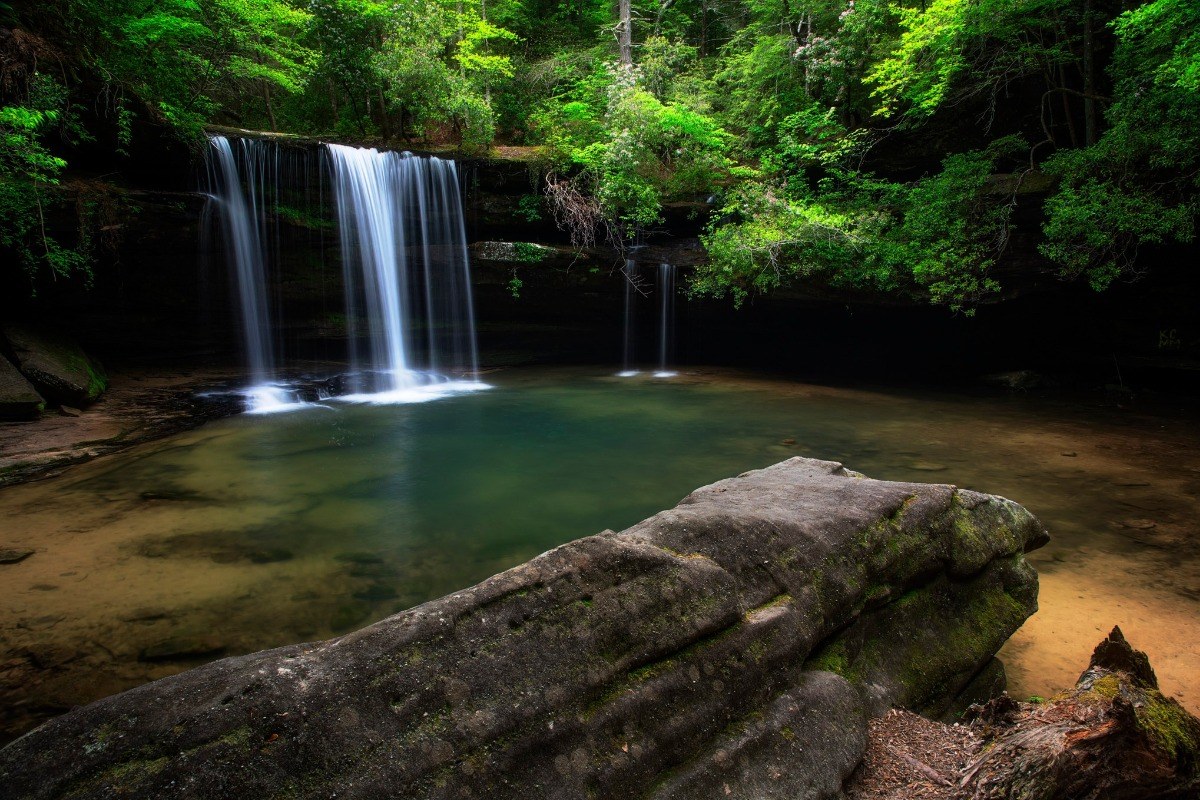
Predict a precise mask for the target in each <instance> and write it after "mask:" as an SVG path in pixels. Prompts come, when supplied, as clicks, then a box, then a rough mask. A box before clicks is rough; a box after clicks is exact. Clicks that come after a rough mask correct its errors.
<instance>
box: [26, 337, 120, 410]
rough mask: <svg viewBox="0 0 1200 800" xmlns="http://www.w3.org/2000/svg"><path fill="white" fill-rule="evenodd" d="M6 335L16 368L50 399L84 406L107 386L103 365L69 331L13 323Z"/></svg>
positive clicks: (65, 403) (60, 402) (97, 396)
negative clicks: (69, 334) (89, 354)
mask: <svg viewBox="0 0 1200 800" xmlns="http://www.w3.org/2000/svg"><path fill="white" fill-rule="evenodd" d="M4 338H5V339H6V340H7V341H8V346H9V348H10V351H11V353H12V356H13V359H14V362H15V363H16V365H17V368H18V369H19V370H20V371H21V373H22V374H23V375H24V376H25V377H26V378H28V379H29V382H30V383H32V384H33V385H34V386H35V387H37V390H38V391H39V392H40V393H41V395H42V396H43V397H45V398H46V399H47V400H50V401H51V402H54V403H59V404H64V405H70V406H85V405H87V404H89V403H93V402H95V401H96V400H97V399H99V397H100V395H101V394H103V393H104V390H105V389H107V388H108V377H107V376H106V375H105V373H104V369H103V368H102V367H101V366H100V365H99V364H98V363H97V362H96V361H94V360H92V359H91V358H89V357H88V355H87V353H85V352H83V348H81V347H80V346H79V343H78V342H76V341H75V340H74V339H72V338H71V337H69V336H67V335H66V334H63V333H59V332H57V331H50V330H42V329H39V328H34V327H31V326H27V325H19V324H15V323H10V324H8V325H5V326H4Z"/></svg>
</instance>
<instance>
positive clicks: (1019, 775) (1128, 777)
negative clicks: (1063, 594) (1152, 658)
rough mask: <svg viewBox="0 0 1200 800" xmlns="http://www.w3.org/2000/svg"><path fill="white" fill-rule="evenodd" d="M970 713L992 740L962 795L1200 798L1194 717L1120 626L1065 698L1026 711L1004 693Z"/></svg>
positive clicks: (1199, 737) (1198, 724) (1043, 799)
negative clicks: (1161, 686)
mask: <svg viewBox="0 0 1200 800" xmlns="http://www.w3.org/2000/svg"><path fill="white" fill-rule="evenodd" d="M972 713H974V715H975V717H976V720H977V721H976V722H975V725H976V726H978V727H981V728H982V729H983V730H984V731H985V735H986V736H987V737H988V738H990V739H991V741H990V742H989V743H987V744H985V746H984V747H983V748H982V749H981V750H980V754H979V755H978V756H977V757H976V758H975V760H974V761H973V762H972V763H971V764H970V765H969V766H968V767H967V769H966V770H965V772H964V774H963V776H962V778H961V780H960V781H959V786H960V789H961V794H960V795H959V796H961V797H963V798H970V799H971V800H998V799H999V798H1032V797H1036V798H1040V800H1073V799H1074V798H1085V797H1087V798H1104V799H1105V800H1183V798H1185V797H1197V796H1200V770H1198V765H1197V759H1200V720H1197V719H1196V718H1195V717H1193V716H1192V715H1190V714H1188V713H1187V711H1185V710H1184V709H1183V707H1182V706H1180V705H1179V703H1177V702H1176V701H1175V700H1174V699H1172V698H1169V697H1165V696H1164V695H1163V694H1162V693H1161V692H1160V691H1159V690H1158V686H1157V682H1156V680H1155V677H1154V671H1153V670H1152V669H1150V662H1149V661H1148V660H1147V659H1146V656H1145V654H1144V653H1141V652H1139V651H1137V650H1134V649H1133V648H1131V647H1130V646H1129V644H1128V643H1127V642H1126V641H1125V637H1124V636H1122V635H1121V631H1120V629H1119V628H1114V629H1113V632H1112V633H1110V634H1109V638H1108V639H1106V640H1104V641H1103V642H1101V643H1100V645H1099V646H1098V647H1097V648H1096V652H1095V653H1094V654H1093V656H1092V663H1091V665H1090V666H1089V667H1088V669H1087V671H1086V672H1084V673H1083V675H1081V676H1080V678H1079V683H1078V684H1076V686H1075V688H1074V689H1073V690H1071V692H1069V693H1067V694H1065V695H1064V696H1061V697H1058V698H1056V699H1055V700H1054V701H1052V702H1050V703H1046V704H1044V705H1032V706H1027V705H1026V704H1024V703H1022V704H1017V703H1015V702H1013V701H1012V700H1011V699H1010V698H1009V697H1008V696H1007V695H1003V696H1001V697H999V698H997V699H996V700H992V701H991V702H990V703H988V704H987V705H985V706H983V707H982V709H980V708H979V707H978V706H975V707H972V710H969V711H968V714H969V715H970V714H972Z"/></svg>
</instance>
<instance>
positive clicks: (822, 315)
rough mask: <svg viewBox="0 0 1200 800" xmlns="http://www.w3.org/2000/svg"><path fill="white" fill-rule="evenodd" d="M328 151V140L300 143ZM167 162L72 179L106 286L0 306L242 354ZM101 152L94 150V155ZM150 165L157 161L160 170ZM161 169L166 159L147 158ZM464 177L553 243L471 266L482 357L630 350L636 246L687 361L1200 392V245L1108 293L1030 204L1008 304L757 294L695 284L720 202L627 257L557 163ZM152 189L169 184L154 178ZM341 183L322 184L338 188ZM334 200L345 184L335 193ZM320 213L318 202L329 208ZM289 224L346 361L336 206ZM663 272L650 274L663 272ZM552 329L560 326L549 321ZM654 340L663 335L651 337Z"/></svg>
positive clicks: (281, 288)
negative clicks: (958, 311)
mask: <svg viewBox="0 0 1200 800" xmlns="http://www.w3.org/2000/svg"><path fill="white" fill-rule="evenodd" d="M287 146H288V147H289V148H291V149H294V150H296V151H297V152H304V153H306V154H308V155H310V156H311V154H312V153H313V152H315V151H316V149H317V148H318V147H319V144H318V143H316V142H312V141H296V142H291V143H290V144H289V145H287ZM151 149H152V150H154V151H155V152H157V153H159V157H155V158H148V159H147V164H144V165H142V166H139V167H138V168H137V169H132V168H131V167H129V166H128V165H127V166H126V167H122V172H121V173H120V174H119V175H117V176H116V178H113V177H109V178H106V179H105V180H106V181H111V180H114V179H117V180H120V181H122V182H123V185H117V184H113V183H111V182H109V183H105V182H99V183H98V182H97V181H95V180H80V181H68V182H67V185H66V186H65V189H64V191H65V192H66V193H67V198H66V199H67V200H68V203H67V208H66V209H64V210H63V211H62V212H61V213H60V214H59V215H58V216H56V217H53V218H52V220H51V224H52V225H53V226H55V227H56V228H57V229H58V230H59V231H61V232H63V233H64V234H65V235H66V236H67V237H68V239H70V237H71V236H73V235H74V233H73V231H74V227H75V225H76V222H75V220H74V219H73V217H72V212H71V209H72V208H73V207H74V205H75V201H76V200H78V199H79V197H80V196H82V193H84V192H87V191H91V192H92V193H93V195H94V194H95V192H96V190H97V189H96V187H97V186H100V185H103V187H104V191H103V194H104V198H105V199H104V202H105V203H107V204H108V205H107V206H106V207H107V208H109V209H110V212H111V213H110V216H109V217H108V218H107V222H106V223H105V225H104V226H103V227H104V228H105V230H104V232H103V237H102V241H101V244H102V245H103V246H102V247H98V248H97V255H98V257H99V261H100V263H99V264H98V266H97V267H96V269H95V275H94V278H93V280H92V281H91V284H90V286H85V285H84V282H83V281H80V280H69V281H66V280H48V279H45V278H44V277H43V279H42V280H41V281H39V282H38V285H37V296H36V297H34V298H30V296H29V294H30V287H29V283H28V280H27V279H26V278H24V276H23V275H20V274H18V272H17V271H16V270H10V271H9V272H8V273H6V275H5V278H4V281H5V282H4V286H3V292H2V294H3V297H2V298H0V314H3V315H4V316H5V317H7V318H20V317H31V318H37V319H43V320H47V321H50V322H52V323H53V324H57V325H60V326H62V327H64V328H66V329H67V330H69V331H70V332H71V333H73V334H74V335H75V336H77V337H78V338H79V339H80V340H81V341H83V342H84V343H85V345H86V346H87V347H88V349H89V350H91V351H94V352H95V353H96V354H97V355H99V356H100V357H102V358H104V359H106V360H108V361H110V362H113V363H121V362H131V361H146V360H155V361H162V360H175V361H181V362H194V361H196V360H214V361H221V362H226V363H228V362H236V361H237V360H238V358H239V355H238V350H239V346H238V342H237V333H236V331H237V329H238V326H237V309H236V301H235V300H234V292H233V289H232V287H231V286H230V284H229V274H228V269H227V267H226V264H225V256H224V253H223V252H222V250H221V243H220V241H219V236H218V235H217V231H218V228H217V226H216V225H215V224H214V222H215V220H214V219H213V218H211V216H209V215H211V212H212V209H211V208H210V207H209V205H208V202H207V198H206V197H205V196H204V195H202V194H201V193H199V192H197V191H196V188H197V187H198V186H200V184H201V176H202V169H203V166H202V164H201V163H200V162H199V160H198V156H197V155H196V154H191V153H188V152H187V151H186V150H185V149H181V148H179V147H177V146H171V147H167V146H165V145H164V146H163V147H161V148H157V149H156V148H151ZM83 163H84V164H86V163H87V162H86V160H85V161H84V162H83ZM147 165H153V169H150V166H147ZM147 169H150V172H151V173H153V174H152V175H150V174H144V173H146V170H147ZM459 173H460V182H461V184H462V187H463V196H464V199H465V213H466V224H467V230H468V238H469V240H470V241H472V242H474V243H477V244H478V243H485V242H508V243H512V242H538V243H543V244H547V245H549V246H551V247H553V248H555V249H554V250H553V251H551V253H550V255H549V256H539V257H537V258H530V257H529V256H528V251H523V252H521V253H520V254H518V256H517V257H505V256H504V255H503V254H501V256H499V257H488V255H487V253H486V250H481V249H480V248H479V247H475V248H474V250H473V259H472V262H473V263H472V269H473V282H474V287H475V289H474V290H475V306H476V313H477V318H478V329H479V339H480V349H481V355H482V357H483V360H484V362H485V363H490V364H502V363H514V362H535V363H536V362H577V363H597V364H614V365H615V364H617V363H618V362H619V361H620V360H621V358H622V340H623V335H624V334H623V331H624V314H625V279H624V277H623V275H622V272H621V269H622V267H623V265H624V258H625V256H626V255H631V256H633V257H635V258H637V259H638V260H639V262H640V263H641V264H642V265H643V267H649V268H651V269H652V268H654V267H656V266H657V264H658V263H661V262H669V263H673V264H676V265H678V266H679V268H680V275H679V279H678V281H677V285H678V287H679V290H680V294H679V296H678V298H677V302H676V304H675V325H676V329H675V337H674V340H675V347H674V359H675V360H676V361H677V363H679V364H685V365H686V364H700V363H708V364H722V365H735V366H748V367H754V368H767V369H772V370H780V371H786V372H798V373H803V374H808V375H812V376H821V375H831V376H847V377H855V378H862V377H868V378H870V377H878V378H882V379H893V378H899V379H915V380H921V381H927V380H930V379H938V380H941V379H946V380H950V381H958V380H963V379H973V378H974V377H976V376H978V375H980V374H984V373H989V372H1000V371H1007V370H1033V371H1039V372H1052V373H1059V372H1068V373H1069V372H1077V373H1079V374H1080V375H1081V376H1082V380H1083V381H1084V383H1086V384H1088V385H1093V386H1095V385H1103V384H1106V383H1108V384H1121V383H1123V382H1126V381H1129V382H1133V383H1135V384H1136V383H1142V384H1145V383H1154V382H1156V381H1157V382H1158V383H1160V384H1162V385H1170V384H1177V385H1181V386H1184V387H1186V388H1189V389H1196V388H1200V385H1197V384H1198V383H1200V382H1198V381H1197V380H1196V379H1195V376H1197V375H1200V370H1197V369H1196V368H1195V367H1196V365H1198V364H1200V313H1198V312H1197V309H1196V306H1195V304H1194V303H1193V302H1191V298H1193V297H1195V296H1196V292H1197V290H1200V285H1198V284H1200V277H1198V276H1197V275H1196V274H1195V271H1194V270H1192V269H1191V268H1190V260H1189V259H1190V258H1191V257H1194V255H1195V254H1194V252H1191V251H1188V250H1185V249H1182V248H1177V249H1174V250H1164V251H1162V252H1158V253H1145V254H1143V257H1144V263H1146V264H1147V267H1148V274H1147V275H1146V277H1145V278H1144V279H1143V280H1141V281H1139V282H1137V283H1133V284H1121V285H1117V286H1114V287H1112V288H1110V289H1109V290H1108V291H1106V292H1104V293H1096V292H1093V291H1092V290H1091V289H1089V288H1088V287H1086V286H1083V285H1079V284H1064V283H1062V282H1061V281H1059V280H1058V278H1057V277H1055V276H1054V275H1053V274H1050V273H1049V272H1048V271H1047V270H1046V268H1045V265H1044V262H1042V261H1041V259H1039V258H1038V256H1037V253H1036V241H1037V237H1036V234H1035V232H1036V230H1037V228H1038V226H1039V224H1040V220H1039V212H1038V211H1037V207H1036V204H1035V203H1026V204H1024V205H1023V206H1022V208H1023V209H1024V210H1023V211H1022V212H1021V214H1022V217H1021V219H1020V220H1019V225H1018V228H1017V229H1016V231H1015V232H1014V235H1013V239H1012V241H1011V243H1010V245H1009V248H1008V253H1007V255H1006V257H1005V259H1004V260H1003V261H1002V263H1001V264H1000V265H999V266H998V267H997V278H998V279H999V280H1000V281H1001V282H1002V284H1003V285H1004V286H1006V287H1008V288H1009V289H1011V292H1010V295H1011V296H1009V297H1007V298H1006V299H1005V300H1004V301H1002V302H998V303H992V304H988V305H984V306H981V307H979V308H978V309H976V312H975V315H974V317H970V318H968V317H965V316H962V315H955V314H953V313H952V312H950V311H948V310H946V309H942V308H935V307H932V306H929V305H927V304H925V303H923V302H922V301H920V300H917V299H914V298H905V297H896V296H891V297H882V296H869V295H862V294H847V293H843V292H835V291H831V290H829V289H828V288H827V287H822V286H803V285H801V286H792V287H787V288H785V289H781V290H779V291H777V292H776V293H774V294H773V295H769V296H758V297H752V298H750V299H749V300H748V301H747V302H746V304H745V305H744V307H742V308H740V309H735V308H734V307H733V305H732V303H731V302H730V301H728V300H713V299H697V298H689V297H687V296H686V293H685V288H686V284H687V274H688V269H689V265H692V264H695V263H697V262H699V261H702V260H703V258H704V253H703V249H702V247H701V246H700V243H699V239H698V235H699V234H700V233H701V232H702V229H703V225H704V223H705V221H706V218H707V207H706V206H705V205H704V204H703V203H695V204H684V205H680V206H674V207H671V208H669V209H667V212H666V218H667V223H666V224H665V225H664V226H663V229H662V230H660V231H656V232H654V233H653V234H651V235H650V236H648V237H647V238H646V239H645V240H644V241H643V242H642V243H641V244H642V245H643V247H641V248H640V249H637V250H635V251H633V252H632V253H624V254H623V253H620V252H617V251H616V250H613V249H611V248H606V247H603V246H602V247H599V248H597V249H594V250H589V251H587V252H584V253H576V252H572V251H571V250H570V248H569V246H568V244H569V243H568V236H567V234H566V233H565V232H564V231H562V230H559V229H558V228H557V227H556V226H555V225H554V222H553V220H552V219H550V218H549V215H548V214H547V213H546V210H545V209H544V208H541V207H539V205H538V202H537V193H538V191H539V190H540V185H541V182H542V181H543V177H542V175H541V173H540V172H539V171H538V168H537V166H536V165H535V164H531V163H530V162H525V161H514V160H503V159H489V158H471V157H466V158H462V159H460V161H459ZM147 186H153V187H156V188H152V189H151V188H145V187H147ZM327 188H328V187H327V185H326V186H325V187H324V189H327ZM324 202H325V203H328V198H327V197H326V198H325V200H324ZM312 206H313V208H317V207H318V206H320V203H315V204H312ZM323 213H324V216H322V215H321V214H320V213H313V214H305V213H299V214H291V215H289V216H288V217H287V218H286V219H279V220H276V221H275V224H274V228H273V230H274V231H275V234H274V235H275V236H276V237H277V238H278V239H279V241H281V242H282V244H283V247H282V249H281V254H282V256H281V258H280V259H279V260H278V263H277V265H276V266H275V268H274V269H273V278H272V280H273V289H272V298H273V299H272V302H273V303H274V304H275V305H276V306H277V308H278V309H279V313H277V314H276V317H277V318H278V319H280V320H281V327H280V331H279V333H278V339H279V344H280V345H281V347H282V349H283V351H284V353H285V358H292V359H296V358H299V359H312V358H319V359H330V360H335V361H336V360H338V359H340V358H342V357H343V354H344V353H345V351H346V332H345V330H344V308H343V300H342V285H341V281H342V278H341V267H340V253H339V249H338V242H337V232H336V228H335V227H334V226H333V223H332V220H331V218H330V216H329V212H328V208H324V212H323ZM651 284H652V282H651ZM655 291H656V289H655V287H654V286H653V285H643V286H642V287H641V291H639V292H638V298H639V299H638V300H637V302H636V303H635V304H634V314H635V323H636V325H635V327H636V329H637V330H640V331H642V336H644V337H646V336H649V332H651V331H652V330H654V329H655V328H656V327H657V326H658V319H657V313H658V311H657V309H658V305H659V304H658V297H657V295H656V294H655ZM548 328H553V329H554V330H555V331H556V334H555V336H553V337H548V336H546V335H545V331H546V330H547V329H548ZM644 346H645V349H647V350H653V349H655V347H656V345H654V344H653V343H652V342H651V341H650V340H649V339H646V341H645V342H644Z"/></svg>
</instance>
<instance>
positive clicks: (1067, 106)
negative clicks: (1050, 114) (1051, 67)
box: [1058, 65, 1079, 147]
mask: <svg viewBox="0 0 1200 800" xmlns="http://www.w3.org/2000/svg"><path fill="white" fill-rule="evenodd" d="M1058 83H1059V85H1060V86H1062V87H1064V88H1065V87H1066V85H1067V71H1066V69H1064V68H1063V67H1062V66H1061V65H1060V66H1059V68H1058ZM1058 94H1059V97H1061V98H1062V107H1063V116H1064V117H1066V119H1067V133H1068V134H1069V135H1070V137H1071V147H1079V136H1078V135H1077V134H1076V133H1075V117H1074V115H1073V114H1072V113H1071V100H1070V98H1069V97H1068V96H1067V93H1066V92H1059V93H1058Z"/></svg>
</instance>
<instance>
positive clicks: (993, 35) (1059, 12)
mask: <svg viewBox="0 0 1200 800" xmlns="http://www.w3.org/2000/svg"><path fill="white" fill-rule="evenodd" d="M895 11H896V12H897V13H898V15H899V27H900V35H899V37H898V39H897V40H896V44H895V48H894V50H892V51H891V53H890V54H889V55H887V57H885V58H882V59H881V60H879V61H878V62H877V63H876V64H874V66H873V67H872V68H871V70H870V72H869V74H868V75H867V77H866V80H867V82H868V83H870V84H871V85H873V86H874V92H873V96H874V97H875V98H876V100H877V101H878V103H879V105H878V107H877V108H876V110H875V111H876V113H877V114H879V115H882V116H886V115H890V114H893V113H895V112H897V111H904V112H907V113H909V114H911V115H913V116H915V117H918V118H920V117H928V116H930V115H932V114H933V113H934V112H935V111H937V110H938V109H939V108H941V107H943V106H944V105H946V104H948V103H950V102H953V103H961V102H962V101H963V100H964V99H965V98H967V97H971V96H974V95H978V94H990V95H991V96H992V97H993V100H994V98H995V97H996V96H997V95H998V94H999V93H1000V92H1002V91H1004V90H1005V89H1006V87H1007V86H1008V85H1009V84H1010V83H1012V82H1013V81H1016V80H1018V79H1020V78H1021V77H1023V76H1026V75H1031V74H1037V73H1038V72H1042V73H1046V74H1053V73H1054V71H1055V70H1056V69H1057V68H1058V67H1059V66H1060V65H1062V64H1063V63H1064V62H1066V61H1068V60H1071V58H1072V48H1073V47H1074V45H1075V36H1076V34H1073V33H1072V32H1071V31H1072V28H1071V27H1070V25H1069V23H1070V22H1071V21H1073V20H1077V19H1078V17H1079V9H1078V4H1077V3H1074V2H1072V0H932V2H930V3H927V4H923V5H922V6H921V7H918V8H913V7H898V8H896V9H895Z"/></svg>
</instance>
